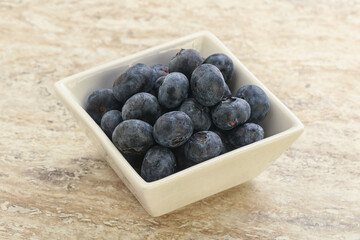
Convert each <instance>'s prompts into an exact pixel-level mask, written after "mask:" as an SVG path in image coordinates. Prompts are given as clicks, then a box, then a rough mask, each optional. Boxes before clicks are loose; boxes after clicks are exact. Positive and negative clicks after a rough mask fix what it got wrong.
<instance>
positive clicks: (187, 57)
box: [169, 49, 203, 79]
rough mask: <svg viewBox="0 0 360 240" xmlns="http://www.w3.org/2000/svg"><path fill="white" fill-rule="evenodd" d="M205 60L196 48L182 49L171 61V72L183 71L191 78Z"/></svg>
mask: <svg viewBox="0 0 360 240" xmlns="http://www.w3.org/2000/svg"><path fill="white" fill-rule="evenodd" d="M202 62H203V58H202V57H201V55H200V53H199V52H198V51H196V50H195V49H181V50H180V51H179V52H178V53H177V54H176V55H175V57H174V58H173V59H171V61H170V63H169V72H181V73H183V74H185V76H186V77H187V78H188V79H190V77H191V74H192V72H193V71H194V70H195V68H197V67H198V66H199V65H200V64H201V63H202Z"/></svg>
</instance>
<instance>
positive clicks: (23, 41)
mask: <svg viewBox="0 0 360 240" xmlns="http://www.w3.org/2000/svg"><path fill="white" fill-rule="evenodd" d="M51 2H52V3H51ZM79 2H80V1H79ZM0 16H1V17H0V49H1V50H0V107H1V114H0V127H1V131H0V239H74V238H77V239H93V238H96V239H277V240H287V239H360V159H359V156H360V44H359V43H360V31H359V30H360V2H359V1H356V0H354V1H351V0H348V1H315V2H314V1H310V0H304V1H295V0H291V1H276V2H275V1H274V2H273V1H267V0H263V1H261V0H255V1H226V2H225V1H206V2H205V1H177V3H175V2H174V1H161V2H160V1H156V2H155V1H154V2H151V3H149V2H147V1H137V2H135V1H110V0H107V1H81V3H78V1H56V2H55V1H44V0H36V1H30V0H28V1H25V0H24V1H22V0H14V1H6V0H5V1H0ZM201 30H209V31H211V32H213V33H214V34H215V35H216V36H217V37H218V38H219V39H220V40H221V41H223V42H224V44H225V45H226V46H227V47H228V48H229V49H230V50H231V51H232V52H233V53H234V54H235V55H237V56H238V58H239V59H240V60H241V61H242V62H243V63H244V64H245V65H246V66H247V67H248V68H249V69H250V71H252V72H253V73H254V74H255V75H256V76H257V77H258V78H259V79H260V80H261V81H262V82H263V83H264V84H265V85H266V86H267V87H268V88H269V89H270V90H271V91H272V92H273V93H274V94H275V95H276V96H278V97H279V99H280V100H282V101H283V102H284V103H285V104H286V105H287V106H288V107H289V108H290V109H291V110H292V111H293V112H294V113H295V114H296V115H297V116H298V117H299V118H300V119H301V120H302V122H303V123H304V125H305V132H304V133H303V135H302V136H301V137H300V138H299V139H298V140H297V141H296V142H295V143H294V144H293V145H292V146H291V148H289V149H288V150H287V151H286V152H285V153H284V154H283V155H282V156H281V157H280V158H279V159H278V160H277V161H276V162H275V163H274V164H272V165H271V166H270V167H269V168H268V169H267V170H266V171H265V172H263V173H262V174H261V175H260V176H258V177H257V178H255V179H253V180H252V181H249V182H247V183H245V184H242V185H240V186H237V187H234V188H232V189H230V190H227V191H224V192H222V193H219V194H216V195H214V196H211V197H209V198H206V199H204V200H202V201H199V202H196V203H194V204H191V205H189V206H186V207H184V208H182V209H180V210H177V211H175V212H173V213H171V214H167V215H165V216H162V217H158V218H152V217H150V216H149V215H148V214H147V213H146V212H145V211H144V210H143V208H142V207H141V205H140V204H139V203H138V202H137V200H136V199H135V198H134V196H133V195H132V194H131V193H130V192H129V190H128V189H127V188H126V187H125V185H124V184H123V183H122V182H121V181H120V180H119V178H118V177H117V176H116V175H115V173H114V172H113V171H112V169H111V168H110V167H109V166H108V164H107V163H106V162H105V160H104V159H102V158H101V156H100V155H99V154H98V153H97V152H96V151H95V149H94V148H93V145H92V144H91V142H89V140H88V139H87V138H86V136H85V134H84V133H83V131H82V130H81V129H80V128H79V127H78V125H77V124H76V122H75V121H74V119H73V117H72V116H71V115H70V114H69V112H68V111H67V109H66V108H65V107H64V106H63V105H62V104H61V102H60V100H59V98H58V97H57V96H56V95H55V93H54V89H53V84H54V83H55V82H56V81H58V80H60V79H62V78H64V77H66V76H70V75H72V74H75V73H78V72H81V71H83V70H86V69H88V68H90V67H93V66H96V65H99V64H102V63H106V62H109V61H112V60H115V59H118V58H121V57H124V56H126V55H129V54H132V53H135V52H137V51H139V50H143V49H146V48H149V47H152V46H155V45H158V44H161V43H165V42H167V41H169V40H173V39H176V38H178V37H181V36H184V35H188V34H191V33H194V32H198V31H201Z"/></svg>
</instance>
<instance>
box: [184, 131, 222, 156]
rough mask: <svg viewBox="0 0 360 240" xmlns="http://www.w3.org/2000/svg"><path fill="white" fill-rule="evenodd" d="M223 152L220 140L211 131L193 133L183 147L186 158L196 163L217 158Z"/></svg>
mask: <svg viewBox="0 0 360 240" xmlns="http://www.w3.org/2000/svg"><path fill="white" fill-rule="evenodd" d="M223 151H224V145H223V143H222V141H221V138H220V137H219V135H217V134H216V133H214V132H212V131H200V132H197V133H194V134H193V135H192V136H191V138H190V139H189V141H187V142H186V143H185V145H184V153H185V156H186V158H187V159H189V160H190V161H193V162H196V163H200V162H203V161H206V160H208V159H210V158H214V157H216V156H219V155H220V154H221V153H223Z"/></svg>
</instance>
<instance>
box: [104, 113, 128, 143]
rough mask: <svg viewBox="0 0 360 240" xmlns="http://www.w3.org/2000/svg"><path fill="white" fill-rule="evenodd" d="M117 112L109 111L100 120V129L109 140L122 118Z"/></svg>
mask: <svg viewBox="0 0 360 240" xmlns="http://www.w3.org/2000/svg"><path fill="white" fill-rule="evenodd" d="M121 115H122V114H121V112H120V111H119V110H110V111H108V112H106V113H105V114H104V116H103V117H102V118H101V124H100V126H101V129H102V130H103V131H104V133H105V134H106V135H107V136H108V137H109V138H110V139H111V138H112V134H113V132H114V129H115V128H116V127H117V125H119V123H121V122H122V120H123V119H122V116H121Z"/></svg>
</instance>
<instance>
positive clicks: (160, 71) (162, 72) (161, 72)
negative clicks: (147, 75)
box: [151, 64, 169, 85]
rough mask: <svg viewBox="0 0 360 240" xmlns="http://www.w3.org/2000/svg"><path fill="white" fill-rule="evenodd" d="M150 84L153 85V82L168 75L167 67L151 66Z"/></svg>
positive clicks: (163, 65)
mask: <svg viewBox="0 0 360 240" xmlns="http://www.w3.org/2000/svg"><path fill="white" fill-rule="evenodd" d="M152 71H153V72H152V75H151V82H152V84H153V85H154V84H155V81H156V80H157V79H158V78H159V77H162V76H166V75H168V74H169V67H168V66H167V65H165V64H156V65H154V66H152Z"/></svg>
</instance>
